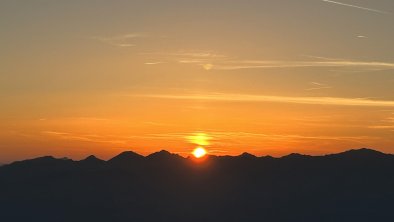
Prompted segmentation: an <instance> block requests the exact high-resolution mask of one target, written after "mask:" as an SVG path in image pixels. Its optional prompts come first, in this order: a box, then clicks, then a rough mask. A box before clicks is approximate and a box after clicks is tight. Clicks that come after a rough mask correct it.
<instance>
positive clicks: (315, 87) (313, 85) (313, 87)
mask: <svg viewBox="0 0 394 222" xmlns="http://www.w3.org/2000/svg"><path fill="white" fill-rule="evenodd" d="M309 84H310V85H311V87H310V88H307V89H305V90H307V91H313V90H320V89H331V88H332V87H331V86H329V85H327V84H324V83H319V82H310V83H309Z"/></svg>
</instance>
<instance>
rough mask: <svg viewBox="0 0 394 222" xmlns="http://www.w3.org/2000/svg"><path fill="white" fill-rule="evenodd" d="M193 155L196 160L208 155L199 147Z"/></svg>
mask: <svg viewBox="0 0 394 222" xmlns="http://www.w3.org/2000/svg"><path fill="white" fill-rule="evenodd" d="M192 154H193V155H194V157H196V158H202V157H204V156H205V155H207V151H206V150H205V149H204V148H202V147H197V148H196V149H194V150H193V152H192Z"/></svg>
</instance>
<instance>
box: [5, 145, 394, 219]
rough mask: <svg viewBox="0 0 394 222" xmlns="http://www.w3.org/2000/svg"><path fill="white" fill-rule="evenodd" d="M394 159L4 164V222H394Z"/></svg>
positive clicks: (167, 156)
mask: <svg viewBox="0 0 394 222" xmlns="http://www.w3.org/2000/svg"><path fill="white" fill-rule="evenodd" d="M393 172H394V156H393V155H390V154H384V153H381V152H378V151H375V150H371V149H359V150H349V151H346V152H342V153H338V154H331V155H325V156H307V155H301V154H290V155H287V156H284V157H281V158H274V157H270V156H265V157H256V156H254V155H252V154H249V153H243V154H241V155H239V156H208V157H206V159H204V160H203V161H196V160H195V159H194V158H192V157H189V158H184V157H182V156H179V155H177V154H172V153H169V152H168V151H165V150H162V151H160V152H156V153H153V154H151V155H149V156H146V157H144V156H141V155H139V154H137V153H134V152H132V151H127V152H123V153H121V154H119V155H117V156H115V157H114V158H112V159H110V160H108V161H104V160H100V159H98V158H97V157H95V156H89V157H87V158H85V159H83V160H80V161H73V160H70V159H67V158H61V159H56V158H54V157H50V156H46V157H41V158H36V159H31V160H25V161H17V162H14V163H12V164H8V165H4V166H2V167H0V197H1V201H0V209H1V215H0V218H1V220H2V221H16V222H19V221H40V222H42V221H95V222H97V221H115V222H116V221H175V222H177V221H188V222H189V221H190V222H197V221H208V222H210V221H213V222H218V221H219V222H221V221H226V222H227V221H248V222H249V221H251V222H254V221H256V222H257V221H270V222H271V221H273V222H276V221H278V222H287V221H305V222H309V221H311V222H312V221H319V222H320V221H323V222H324V221H327V222H328V221H346V222H353V221H357V222H359V221H394V215H393V214H392V206H393V205H392V203H393V202H394V191H393V190H394V189H393V187H394V173H393Z"/></svg>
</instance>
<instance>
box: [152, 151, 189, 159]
mask: <svg viewBox="0 0 394 222" xmlns="http://www.w3.org/2000/svg"><path fill="white" fill-rule="evenodd" d="M147 158H148V159H171V158H182V157H181V156H179V155H178V154H174V153H170V152H168V151H167V150H161V151H159V152H155V153H152V154H150V155H149V156H147Z"/></svg>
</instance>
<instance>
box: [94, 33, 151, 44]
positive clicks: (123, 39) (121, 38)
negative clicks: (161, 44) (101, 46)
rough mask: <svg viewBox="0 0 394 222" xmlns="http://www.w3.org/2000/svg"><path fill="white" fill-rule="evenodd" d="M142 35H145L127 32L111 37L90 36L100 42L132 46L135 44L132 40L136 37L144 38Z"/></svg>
mask: <svg viewBox="0 0 394 222" xmlns="http://www.w3.org/2000/svg"><path fill="white" fill-rule="evenodd" d="M144 37H146V35H145V34H142V33H128V34H124V35H118V36H111V37H102V36H94V37H92V38H93V39H95V40H98V41H100V42H102V43H105V44H109V45H112V46H116V47H133V46H136V45H135V43H134V42H133V40H135V39H137V38H144Z"/></svg>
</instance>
